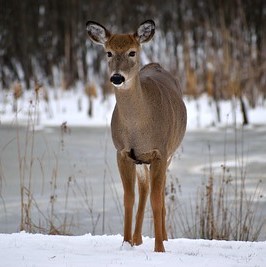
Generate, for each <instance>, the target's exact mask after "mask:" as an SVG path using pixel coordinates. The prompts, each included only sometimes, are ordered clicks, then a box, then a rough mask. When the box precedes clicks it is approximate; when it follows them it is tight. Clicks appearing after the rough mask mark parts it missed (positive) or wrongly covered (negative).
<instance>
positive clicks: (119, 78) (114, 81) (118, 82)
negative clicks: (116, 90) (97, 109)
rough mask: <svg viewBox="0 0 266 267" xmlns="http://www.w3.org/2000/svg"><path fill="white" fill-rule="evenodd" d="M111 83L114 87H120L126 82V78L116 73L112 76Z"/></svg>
mask: <svg viewBox="0 0 266 267" xmlns="http://www.w3.org/2000/svg"><path fill="white" fill-rule="evenodd" d="M110 81H111V83H112V84H113V85H114V86H120V85H122V83H124V82H125V77H124V76H122V75H121V74H119V73H116V74H113V76H111V78H110Z"/></svg>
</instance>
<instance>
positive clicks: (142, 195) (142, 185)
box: [133, 165, 150, 246]
mask: <svg viewBox="0 0 266 267" xmlns="http://www.w3.org/2000/svg"><path fill="white" fill-rule="evenodd" d="M149 176H150V172H149V170H148V167H147V166H146V165H144V173H137V178H138V188H139V204H138V211H137V215H136V225H135V231H134V235H133V244H134V245H137V246H138V245H141V244H142V233H141V232H142V224H143V218H144V213H145V206H146V202H147V197H148V193H149V182H150V177H149Z"/></svg>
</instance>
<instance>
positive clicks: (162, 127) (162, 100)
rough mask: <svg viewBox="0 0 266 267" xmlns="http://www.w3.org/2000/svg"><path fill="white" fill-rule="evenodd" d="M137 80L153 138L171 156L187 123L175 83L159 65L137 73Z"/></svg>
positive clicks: (155, 64) (145, 68) (180, 92)
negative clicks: (144, 101) (165, 148)
mask: <svg viewBox="0 0 266 267" xmlns="http://www.w3.org/2000/svg"><path fill="white" fill-rule="evenodd" d="M140 81H141V87H142V90H143V93H144V94H145V97H146V99H147V105H148V107H149V108H150V110H151V112H152V114H151V116H152V120H151V121H150V125H151V127H152V128H153V136H154V138H155V139H157V140H158V141H157V144H158V145H159V143H161V144H163V145H165V146H166V147H167V150H168V151H167V152H168V153H170V154H171V153H173V152H174V151H175V150H176V148H177V147H178V145H179V144H180V143H181V141H182V139H183V136H184V133H185V129H186V122H187V115H186V107H185V105H184V102H183V100H182V91H181V88H180V85H179V83H178V81H177V80H176V79H175V78H174V77H173V76H172V75H171V74H170V73H169V72H168V71H166V70H164V69H163V68H162V67H161V66H160V65H159V64H157V63H151V64H148V65H146V66H144V67H143V68H142V69H141V70H140Z"/></svg>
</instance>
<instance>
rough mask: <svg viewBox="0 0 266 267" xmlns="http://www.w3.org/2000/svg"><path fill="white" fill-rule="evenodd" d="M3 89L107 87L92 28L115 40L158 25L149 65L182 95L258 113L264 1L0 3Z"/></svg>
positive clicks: (263, 84)
mask: <svg viewBox="0 0 266 267" xmlns="http://www.w3.org/2000/svg"><path fill="white" fill-rule="evenodd" d="M0 3H1V4H0V88H2V89H9V88H10V86H11V85H12V83H13V82H14V81H20V82H22V83H23V85H24V87H25V89H29V88H31V86H32V84H33V82H34V81H36V80H37V81H39V82H41V83H46V84H48V85H49V86H52V87H53V86H54V87H56V86H59V85H60V86H62V87H63V88H65V89H69V88H71V87H73V86H75V83H76V82H77V81H82V82H84V84H85V83H88V82H90V81H92V80H100V81H101V82H102V86H101V88H102V89H103V91H104V93H106V92H108V88H105V86H104V83H103V80H104V79H103V77H105V75H106V74H105V69H106V66H103V67H102V63H101V62H103V61H104V60H103V59H104V56H105V55H104V53H103V51H102V49H101V48H100V47H96V46H95V45H93V44H91V42H89V41H88V38H87V32H86V26H85V24H86V22H87V20H95V21H98V22H100V23H101V24H103V25H105V26H106V27H107V28H108V29H110V30H112V31H116V32H127V31H131V32H132V30H133V31H134V29H136V28H137V27H138V25H139V24H140V23H141V22H142V21H144V20H146V19H150V18H151V19H154V20H155V22H156V28H157V32H156V35H155V38H154V40H153V41H152V42H151V43H150V44H149V45H145V46H144V54H145V58H146V59H148V60H149V61H150V60H152V61H160V62H161V64H162V65H163V66H164V67H165V68H167V69H168V70H170V71H171V72H172V73H173V74H174V75H175V76H178V77H179V78H180V80H181V83H182V85H183V88H184V93H185V94H187V95H191V96H193V97H197V96H199V95H200V94H202V93H204V92H206V93H208V95H210V96H212V97H213V98H214V99H217V100H218V99H228V98H231V97H232V96H240V97H242V95H243V93H244V94H245V96H246V98H247V99H248V102H249V104H250V105H251V106H252V107H254V106H256V105H257V104H258V102H259V101H261V99H265V98H266V75H265V71H266V47H265V43H266V38H265V35H266V30H265V29H266V24H265V21H266V19H265V18H266V2H265V1H264V0H230V1H229V0H226V1H212V0H165V1H163V2H162V1H161V0H155V1H151V0H148V1H139V0H135V1H127V0H123V1H122V0H117V1H110V0H101V1H99V0H86V1H85V0H65V1H59V0H27V1H15V0H8V1H7V0H0Z"/></svg>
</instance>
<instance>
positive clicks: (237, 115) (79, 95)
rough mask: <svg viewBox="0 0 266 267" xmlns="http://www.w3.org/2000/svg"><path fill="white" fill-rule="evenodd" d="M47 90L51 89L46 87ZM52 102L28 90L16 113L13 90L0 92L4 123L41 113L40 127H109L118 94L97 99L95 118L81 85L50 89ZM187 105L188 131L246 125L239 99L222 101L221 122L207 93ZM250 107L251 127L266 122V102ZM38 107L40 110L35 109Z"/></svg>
mask: <svg viewBox="0 0 266 267" xmlns="http://www.w3.org/2000/svg"><path fill="white" fill-rule="evenodd" d="M46 90H47V89H46ZM47 91H48V95H49V102H48V103H47V102H45V101H44V99H43V97H42V94H43V92H42V91H40V94H39V95H40V96H39V102H38V105H37V107H36V106H35V104H34V103H36V101H35V94H34V92H32V91H28V92H24V95H23V97H22V98H21V99H19V100H18V112H17V114H15V113H14V112H12V105H13V104H12V103H13V95H12V93H10V92H9V93H6V92H2V95H1V93H0V123H1V124H15V122H16V119H17V121H18V122H19V123H20V124H27V121H28V114H29V112H31V113H32V114H33V113H34V112H35V113H36V114H37V120H36V124H37V125H38V127H47V126H60V125H61V124H62V123H63V122H67V124H68V126H70V127H75V126H79V127H88V126H105V127H106V126H109V125H110V121H111V117H112V111H113V108H114V106H115V97H114V95H111V96H109V97H108V98H107V99H106V100H105V101H104V100H103V97H102V96H101V95H98V97H97V98H95V99H93V117H91V118H90V117H89V116H88V115H87V110H88V103H89V101H88V98H87V96H86V95H85V94H84V90H83V88H82V86H81V85H79V86H78V87H77V88H76V89H75V90H70V91H64V90H61V89H57V90H55V89H53V90H52V89H50V90H47ZM184 101H185V103H186V107H187V114H188V125H187V130H197V129H206V128H213V127H225V126H234V125H238V126H239V125H241V124H242V114H241V110H240V104H239V101H238V99H233V100H231V101H220V102H219V103H218V105H219V107H220V111H221V121H220V122H217V112H216V104H215V103H214V101H213V100H212V99H211V98H209V97H208V96H207V95H202V96H201V97H200V98H198V99H197V100H194V99H189V98H187V97H185V98H184ZM247 107H248V118H249V121H250V125H251V126H256V125H266V108H265V107H266V102H265V100H264V101H263V100H262V101H260V105H258V106H257V107H256V108H254V109H251V108H250V107H249V105H248V104H247ZM35 108H36V109H35Z"/></svg>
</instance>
